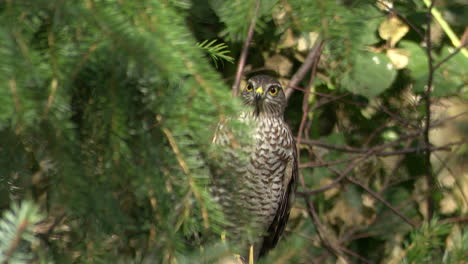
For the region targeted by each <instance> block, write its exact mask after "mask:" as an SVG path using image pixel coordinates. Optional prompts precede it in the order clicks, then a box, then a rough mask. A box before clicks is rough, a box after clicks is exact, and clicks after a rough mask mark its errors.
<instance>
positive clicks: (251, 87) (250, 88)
mask: <svg viewBox="0 0 468 264" xmlns="http://www.w3.org/2000/svg"><path fill="white" fill-rule="evenodd" d="M245 90H246V91H247V92H251V91H253V85H252V84H251V83H249V84H248V85H247V87H246V88H245Z"/></svg>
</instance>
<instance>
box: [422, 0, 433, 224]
mask: <svg viewBox="0 0 468 264" xmlns="http://www.w3.org/2000/svg"><path fill="white" fill-rule="evenodd" d="M434 4H435V0H432V1H431V4H430V6H429V9H428V10H427V30H426V53H427V60H428V67H429V68H428V71H429V74H428V77H427V87H426V91H425V93H424V101H425V110H426V113H425V114H426V118H425V127H424V144H425V145H426V146H430V144H431V143H430V139H429V132H430V128H431V92H432V82H433V78H434V67H433V61H434V60H433V58H432V42H431V23H432V14H431V11H432V8H433V7H434ZM424 161H425V165H426V166H425V170H426V175H425V176H426V181H427V185H428V186H429V189H432V188H433V187H434V186H435V180H434V176H433V175H432V164H431V150H430V149H426V152H425V156H424ZM434 203H435V201H434V197H433V196H432V192H429V193H428V197H427V218H428V219H427V220H428V221H429V220H430V219H432V215H433V214H434Z"/></svg>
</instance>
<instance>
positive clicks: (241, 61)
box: [232, 0, 260, 96]
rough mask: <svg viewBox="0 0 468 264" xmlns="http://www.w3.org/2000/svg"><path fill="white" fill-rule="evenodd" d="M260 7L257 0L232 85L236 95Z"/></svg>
mask: <svg viewBox="0 0 468 264" xmlns="http://www.w3.org/2000/svg"><path fill="white" fill-rule="evenodd" d="M259 9H260V0H257V3H256V5H255V11H254V15H253V17H252V20H251V21H250V25H249V30H248V32H247V38H246V40H245V43H244V47H243V48H242V53H241V56H240V59H239V64H238V65H237V72H236V79H235V81H234V84H233V85H232V94H233V95H234V96H237V95H238V94H239V85H240V81H241V79H242V74H243V72H244V66H245V61H246V60H247V54H248V53H249V46H250V42H251V41H252V38H253V34H254V29H255V23H256V22H257V15H258V10H259Z"/></svg>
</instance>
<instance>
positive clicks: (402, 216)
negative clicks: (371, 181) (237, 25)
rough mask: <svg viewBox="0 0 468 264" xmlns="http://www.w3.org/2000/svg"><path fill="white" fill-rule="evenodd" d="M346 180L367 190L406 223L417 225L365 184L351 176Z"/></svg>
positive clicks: (414, 226)
mask: <svg viewBox="0 0 468 264" xmlns="http://www.w3.org/2000/svg"><path fill="white" fill-rule="evenodd" d="M346 180H348V181H349V182H351V183H353V184H355V185H357V186H359V187H361V188H362V189H364V190H365V191H366V192H368V193H369V194H370V195H371V196H372V197H374V198H375V199H377V200H379V201H380V202H381V203H383V204H384V205H385V206H387V207H388V208H389V209H390V210H392V212H394V213H395V214H396V215H398V216H399V217H400V218H401V219H403V220H405V222H406V223H408V224H410V225H411V226H412V227H413V228H416V227H418V224H416V223H415V222H413V220H411V219H409V218H407V217H406V216H405V215H403V214H402V213H401V212H400V211H398V210H397V209H396V208H394V207H393V206H392V205H391V204H390V203H389V202H387V201H386V200H385V199H383V198H382V197H380V195H379V194H378V193H376V192H374V191H373V190H371V189H370V188H369V187H367V186H365V185H364V184H362V183H360V182H358V181H357V180H354V179H353V178H351V177H346Z"/></svg>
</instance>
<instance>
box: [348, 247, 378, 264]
mask: <svg viewBox="0 0 468 264" xmlns="http://www.w3.org/2000/svg"><path fill="white" fill-rule="evenodd" d="M340 249H341V250H342V251H344V252H345V253H347V254H349V255H351V256H353V257H355V258H357V259H359V260H360V261H362V262H365V263H368V264H369V263H372V261H370V260H368V259H366V258H365V257H363V256H361V255H359V254H358V253H356V252H354V251H352V250H350V249H347V248H345V247H341V246H340Z"/></svg>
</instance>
